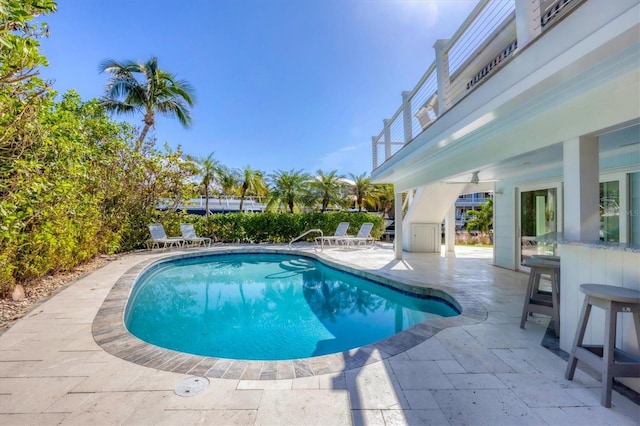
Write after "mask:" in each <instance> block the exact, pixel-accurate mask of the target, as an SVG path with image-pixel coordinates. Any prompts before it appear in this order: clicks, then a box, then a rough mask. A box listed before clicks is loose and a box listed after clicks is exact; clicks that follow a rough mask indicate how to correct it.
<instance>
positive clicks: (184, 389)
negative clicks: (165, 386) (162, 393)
mask: <svg viewBox="0 0 640 426" xmlns="http://www.w3.org/2000/svg"><path fill="white" fill-rule="evenodd" d="M207 386H209V379H207V378H206V377H190V378H188V379H187V380H183V381H182V382H180V383H178V386H176V389H175V392H176V395H178V396H194V395H197V394H199V393H200V392H202V391H203V390H205V389H206V388H207Z"/></svg>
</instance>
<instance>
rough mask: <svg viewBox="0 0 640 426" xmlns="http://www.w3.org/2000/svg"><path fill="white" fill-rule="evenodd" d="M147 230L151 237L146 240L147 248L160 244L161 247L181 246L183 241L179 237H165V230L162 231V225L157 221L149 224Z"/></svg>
mask: <svg viewBox="0 0 640 426" xmlns="http://www.w3.org/2000/svg"><path fill="white" fill-rule="evenodd" d="M149 232H150V233H151V239H150V240H149V241H147V248H151V250H153V249H154V248H160V245H161V244H162V248H167V247H173V246H178V247H182V243H183V242H184V241H183V239H182V238H180V237H167V234H166V232H164V226H162V225H161V224H159V223H154V224H152V225H149Z"/></svg>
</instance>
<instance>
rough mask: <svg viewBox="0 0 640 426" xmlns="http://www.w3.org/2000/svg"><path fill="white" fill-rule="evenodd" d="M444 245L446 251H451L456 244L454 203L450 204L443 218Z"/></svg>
mask: <svg viewBox="0 0 640 426" xmlns="http://www.w3.org/2000/svg"><path fill="white" fill-rule="evenodd" d="M444 246H445V249H446V251H447V252H448V253H453V252H454V251H455V246H456V205H455V204H453V205H451V208H450V209H449V211H448V212H447V216H446V217H445V219H444Z"/></svg>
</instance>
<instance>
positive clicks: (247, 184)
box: [240, 166, 267, 211]
mask: <svg viewBox="0 0 640 426" xmlns="http://www.w3.org/2000/svg"><path fill="white" fill-rule="evenodd" d="M242 176H243V180H242V186H241V187H240V211H242V205H243V204H244V197H245V196H246V195H247V192H249V193H251V192H253V193H255V194H256V195H258V194H261V193H265V190H266V188H267V184H266V182H265V180H264V175H263V174H262V172H261V171H260V170H253V169H252V168H251V167H250V166H245V168H244V169H243V170H242Z"/></svg>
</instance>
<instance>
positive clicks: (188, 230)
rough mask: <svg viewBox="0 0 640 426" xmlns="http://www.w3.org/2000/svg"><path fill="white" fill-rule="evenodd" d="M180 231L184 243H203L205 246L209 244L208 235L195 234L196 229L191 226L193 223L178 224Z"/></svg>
mask: <svg viewBox="0 0 640 426" xmlns="http://www.w3.org/2000/svg"><path fill="white" fill-rule="evenodd" d="M180 231H181V232H182V239H183V240H184V241H185V243H187V244H189V245H196V244H197V245H198V246H200V245H202V244H205V245H206V246H207V247H210V246H211V238H208V237H198V236H197V235H196V230H195V229H194V228H193V225H192V224H190V223H183V224H181V225H180Z"/></svg>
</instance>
